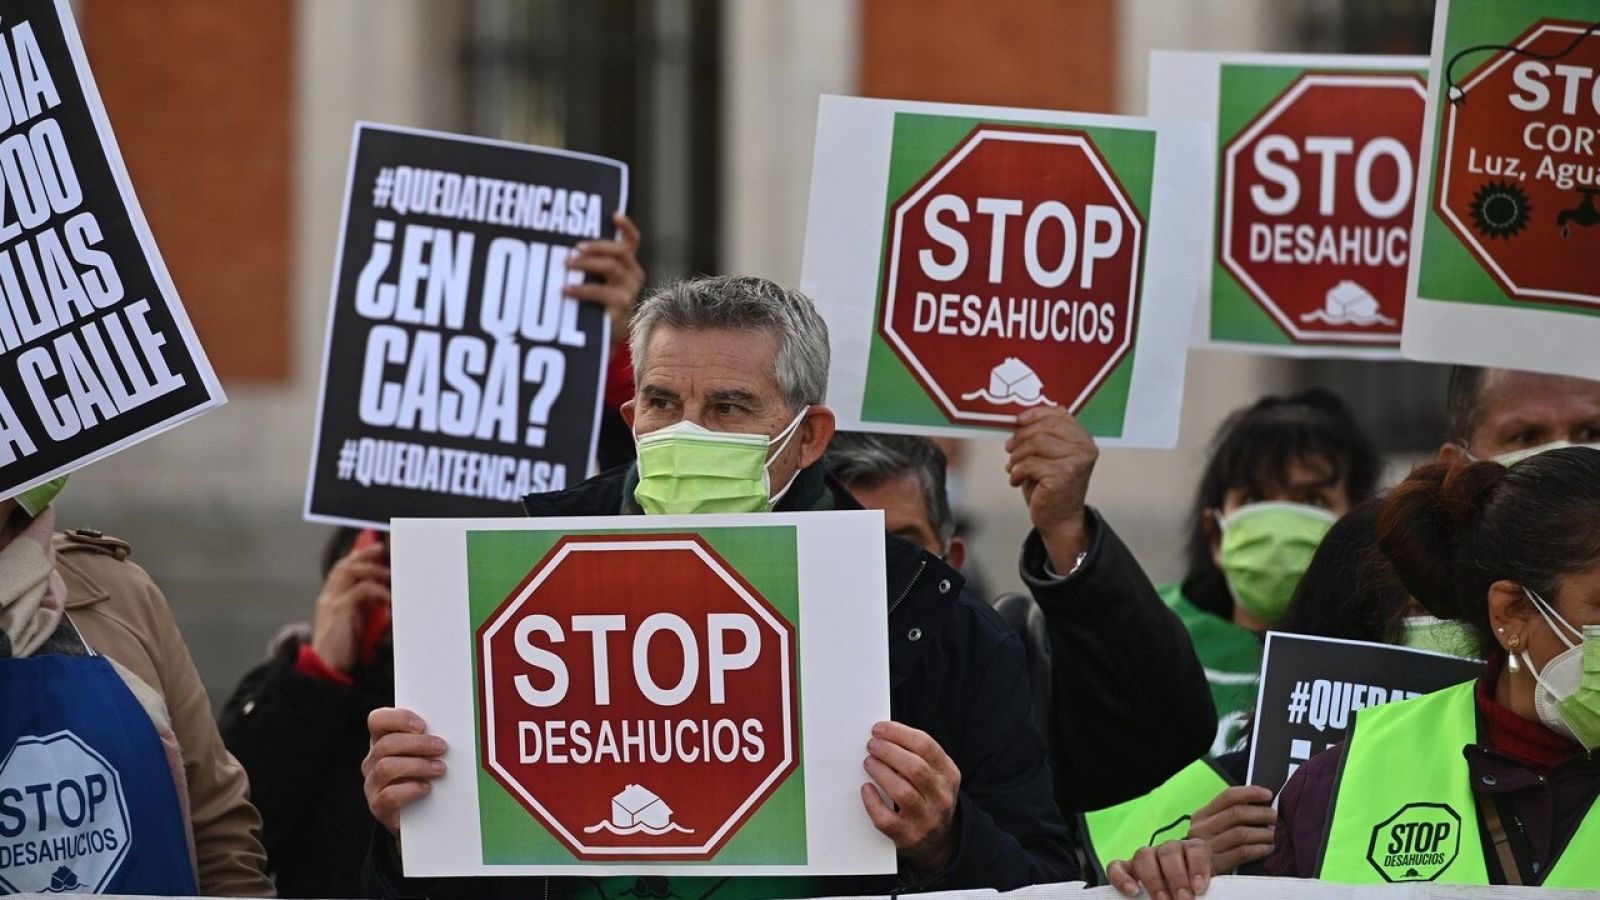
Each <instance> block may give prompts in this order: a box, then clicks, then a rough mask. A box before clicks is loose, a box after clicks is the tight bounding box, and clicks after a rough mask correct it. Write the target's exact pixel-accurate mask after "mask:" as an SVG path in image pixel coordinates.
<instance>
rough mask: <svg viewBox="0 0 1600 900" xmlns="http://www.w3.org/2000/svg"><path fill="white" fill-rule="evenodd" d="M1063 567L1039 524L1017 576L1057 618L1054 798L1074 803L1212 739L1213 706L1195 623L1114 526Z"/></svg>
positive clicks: (1097, 523)
mask: <svg viewBox="0 0 1600 900" xmlns="http://www.w3.org/2000/svg"><path fill="white" fill-rule="evenodd" d="M1089 518H1090V527H1091V529H1092V531H1093V534H1094V537H1093V543H1092V544H1091V546H1090V548H1089V552H1088V555H1087V556H1085V557H1084V559H1083V563H1082V564H1081V565H1080V566H1079V567H1078V569H1077V571H1076V572H1073V573H1071V574H1070V575H1069V576H1067V577H1057V576H1055V575H1053V574H1052V573H1051V572H1050V571H1049V570H1048V569H1047V567H1046V562H1047V560H1048V558H1049V557H1048V555H1047V554H1046V552H1045V548H1044V542H1043V541H1042V540H1040V538H1039V533H1038V532H1037V531H1035V532H1032V533H1030V534H1029V535H1028V538H1027V540H1026V541H1025V542H1024V543H1023V545H1022V578H1023V581H1024V582H1026V584H1027V585H1028V589H1029V590H1030V591H1031V592H1032V594H1033V596H1034V599H1035V600H1036V601H1037V602H1038V603H1039V606H1040V608H1041V609H1042V610H1043V611H1044V615H1045V621H1046V623H1047V624H1048V626H1049V629H1050V643H1051V676H1052V677H1051V682H1052V688H1053V693H1054V696H1055V709H1056V714H1055V721H1054V722H1053V723H1051V725H1052V726H1053V728H1054V734H1053V740H1052V744H1053V745H1054V757H1055V758H1054V760H1053V763H1054V768H1055V772H1056V802H1057V803H1058V804H1059V805H1060V807H1061V809H1062V811H1063V812H1064V813H1066V814H1068V815H1075V814H1077V813H1080V812H1084V811H1086V810H1091V809H1101V808H1104V807H1107V806H1112V805H1115V804H1117V803H1121V802H1123V801H1124V800H1132V799H1133V798H1135V797H1138V796H1140V795H1142V794H1145V793H1147V792H1149V791H1151V790H1153V789H1154V788H1156V787H1158V786H1159V785H1161V784H1162V783H1163V782H1165V781H1166V780H1167V779H1168V778H1170V777H1172V776H1173V775H1174V774H1176V773H1177V772H1178V770H1180V769H1182V768H1183V767H1184V766H1187V765H1188V764H1189V763H1192V762H1194V761H1195V760H1196V759H1199V758H1200V757H1201V756H1204V755H1205V754H1206V752H1207V751H1208V750H1210V748H1211V739H1212V737H1213V736H1214V735H1215V733H1216V729H1217V714H1216V710H1215V708H1214V707H1213V705H1212V702H1211V689H1210V687H1209V686H1208V685H1207V684H1206V678H1205V671H1204V670H1203V669H1201V667H1200V660H1199V658H1198V657H1196V656H1195V653H1194V645H1193V644H1192V643H1191V642H1190V640H1189V633H1188V632H1187V631H1186V630H1184V627H1183V623H1182V622H1180V621H1178V617H1177V615H1175V614H1174V613H1173V612H1172V610H1170V609H1168V608H1167V606H1166V604H1165V603H1163V602H1161V598H1160V596H1158V595H1157V594H1156V589H1155V586H1154V585H1152V584H1151V583H1150V579H1149V578H1148V577H1147V576H1146V575H1145V574H1144V570H1143V569H1141V568H1140V567H1139V563H1138V562H1137V561H1136V560H1135V559H1134V558H1133V554H1132V553H1131V552H1130V551H1129V550H1128V548H1127V546H1126V545H1124V544H1123V543H1122V540H1121V539H1120V538H1118V537H1117V535H1116V532H1114V531H1112V530H1111V527H1110V526H1109V525H1107V524H1106V522H1105V520H1104V519H1103V518H1101V516H1100V515H1099V513H1097V512H1095V511H1094V510H1090V511H1089Z"/></svg>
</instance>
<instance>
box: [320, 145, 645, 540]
mask: <svg viewBox="0 0 1600 900" xmlns="http://www.w3.org/2000/svg"><path fill="white" fill-rule="evenodd" d="M627 198H628V169H627V166H625V165H623V164H622V163H619V162H617V161H615V160H610V159H603V158H600V157H594V156H587V155H584V154H579V153H570V152H568V151H565V150H550V149H546V148H543V147H529V146H524V145H521V144H509V143H505V142H502V141H490V140H483V139H480V138H469V137H462V136H460V135H450V134H438V133H434V132H423V131H412V130H409V129H400V128H390V127H387V126H377V125H369V124H360V125H357V126H356V132H355V140H354V143H353V145H352V147H351V151H350V175H349V180H348V182H347V184H346V187H345V212H344V227H343V229H342V235H341V238H340V242H339V262H338V267H337V270H336V271H335V273H334V279H333V297H332V301H331V305H330V306H331V308H330V310H329V314H328V343H327V356H326V357H325V359H324V362H323V371H322V397H321V401H320V405H319V407H318V413H317V436H316V439H315V442H314V443H313V446H312V460H311V475H310V478H309V479H308V483H307V487H306V518H307V519H311V520H314V521H321V522H333V523H341V524H349V525H365V526H372V527H376V528H387V527H388V522H389V519H390V518H393V517H396V516H492V515H515V514H516V513H518V512H520V507H519V506H518V504H517V501H518V500H519V499H521V498H522V497H523V496H524V495H526V494H528V493H532V492H538V491H549V490H560V489H561V488H564V487H566V486H568V485H569V484H575V483H577V482H579V481H582V480H583V479H584V478H585V477H587V476H588V474H589V472H590V471H591V470H592V469H593V467H594V449H595V442H596V440H597V439H598V436H599V428H600V413H601V405H600V404H601V399H602V396H603V391H602V389H601V381H602V379H603V377H604V371H605V361H606V349H607V346H608V342H609V339H610V338H609V332H608V325H607V320H606V317H605V314H604V312H603V311H602V310H601V309H600V308H599V307H598V306H595V305H593V304H587V303H580V302H578V301H577V300H573V299H571V298H569V297H565V296H563V294H562V291H563V289H564V288H565V287H566V286H567V285H568V284H572V283H574V282H577V281H581V280H582V277H583V273H582V272H579V271H576V270H569V269H568V268H567V266H566V259H567V255H568V252H569V250H570V248H571V247H572V246H573V245H574V244H577V243H578V242H579V241H584V240H597V239H605V238H609V237H610V236H611V235H612V233H613V231H614V228H613V226H612V223H611V216H612V213H614V212H617V211H619V210H623V209H624V208H625V207H626V204H627Z"/></svg>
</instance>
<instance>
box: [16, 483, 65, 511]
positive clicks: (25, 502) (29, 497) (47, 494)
mask: <svg viewBox="0 0 1600 900" xmlns="http://www.w3.org/2000/svg"><path fill="white" fill-rule="evenodd" d="M66 484H67V476H65V475H62V476H61V477H59V478H52V479H50V480H49V481H46V482H45V483H44V484H39V485H34V486H33V487H31V488H28V489H27V490H25V491H23V492H22V493H20V494H18V495H16V497H14V498H12V499H14V500H16V501H17V505H18V506H20V507H22V511H23V512H25V513H27V514H28V517H29V518H32V517H34V516H37V515H38V514H39V513H42V512H44V508H45V507H47V506H49V505H50V503H51V501H53V500H55V499H56V495H57V494H59V493H61V489H62V488H63V487H66Z"/></svg>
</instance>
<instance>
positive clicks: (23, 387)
mask: <svg viewBox="0 0 1600 900" xmlns="http://www.w3.org/2000/svg"><path fill="white" fill-rule="evenodd" d="M224 401H225V398H224V396H223V393H222V387H221V385H220V384H218V382H217V378H216V375H215V374H214V373H213V372H212V371H211V364H210V363H209V362H208V361H207V360H206V357H205V353H204V351H202V350H201V349H200V343H199V341H198V340H196V338H195V334H194V329H193V328H192V327H191V326H190V324H189V318H188V316H187V315H186V314H185V313H184V310H183V305H182V304H181V303H180V302H179V300H178V292H177V290H176V289H175V288H174V287H173V285H172V279H171V278H170V277H169V276H168V275H167V270H166V267H165V266H164V265H163V264H162V262H161V256H160V254H159V253H158V252H157V251H156V245H155V240H154V239H153V238H152V237H151V235H150V228H149V226H148V225H147V224H146V223H145V220H144V214H143V213H142V212H141V211H140V209H139V201H138V200H137V198H135V197H134V193H133V184H132V183H131V182H130V181H129V180H128V173H127V171H126V170H125V169H124V168H123V165H122V156H121V154H120V153H119V152H118V150H117V142H116V139H115V138H114V137H113V136H112V133H111V123H110V121H109V120H108V119H107V118H106V112H105V109H104V108H103V107H102V106H101V104H100V94H99V91H98V90H97V89H96V88H95V83H94V77H93V75H92V74H91V73H90V71H89V64H88V61H87V59H86V58H85V57H84V53H83V44H82V42H81V41H80V40H79V38H78V31H77V27H76V26H75V25H74V24H73V21H72V12H71V8H70V6H69V5H68V3H67V2H66V0H56V2H51V0H16V2H8V3H7V4H6V11H5V17H4V18H3V19H0V497H10V496H13V495H15V494H17V493H18V492H20V491H22V490H25V489H27V488H29V487H32V486H33V485H36V484H39V483H41V482H44V481H48V480H50V479H52V478H55V477H57V476H59V475H63V474H65V473H67V472H70V471H71V470H73V469H75V468H78V467H79V466H82V465H84V464H86V463H89V462H92V461H93V460H96V459H99V458H101V457H103V456H106V455H109V454H111V453H114V452H116V451H118V450H120V449H122V448H124V447H127V446H129V445H131V444H135V443H138V442H139V441H142V440H144V439H145V438H148V437H151V436H152V435H155V434H157V433H159V432H161V431H164V430H166V429H168V428H171V427H172V426H174V425H177V424H178V423H180V422H183V421H186V420H188V419H191V418H193V417H194V416H197V415H199V414H200V413H202V412H205V411H206V410H208V409H212V408H214V407H216V406H220V405H221V404H222V403H223V402H224Z"/></svg>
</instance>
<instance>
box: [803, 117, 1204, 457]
mask: <svg viewBox="0 0 1600 900" xmlns="http://www.w3.org/2000/svg"><path fill="white" fill-rule="evenodd" d="M1210 160H1211V145H1210V140H1209V138H1208V137H1207V129H1206V128H1205V126H1204V125H1202V124H1199V123H1194V122H1161V121H1153V120H1150V119H1136V118H1130V117H1125V116H1098V115H1086V114H1078V113H1063V112H1051V111H1045V110H1030V109H1006V108H1000V107H986V106H956V105H949V104H937V103H909V102H902V101H891V100H864V99H857V98H849V97H823V98H822V101H821V106H820V108H819V111H818V116H817V143H816V157H815V162H814V164H813V169H812V178H811V207H810V217H809V219H808V220H807V226H806V249H805V260H804V266H803V273H802V275H801V288H802V290H803V291H804V292H805V293H806V294H807V295H809V296H810V297H811V298H812V299H814V300H815V301H816V302H817V305H818V308H819V309H820V310H821V312H822V315H823V317H824V318H825V319H826V320H827V322H828V329H829V332H830V337H831V338H832V342H833V365H832V369H831V374H830V378H829V382H828V394H829V399H830V401H832V406H833V408H834V412H835V413H836V414H837V415H838V416H839V425H840V427H841V428H846V429H861V430H867V431H887V432H899V433H909V434H940V435H949V436H965V437H973V436H989V437H1004V436H1005V435H1006V434H1008V433H1009V431H1010V430H1011V429H1012V428H1014V427H1015V423H1016V419H1017V416H1018V414H1020V413H1021V412H1022V411H1024V410H1026V409H1029V408H1031V407H1035V406H1040V405H1049V406H1060V407H1064V408H1065V409H1067V410H1068V411H1069V412H1071V413H1072V414H1073V415H1075V416H1077V417H1078V420H1079V421H1080V422H1082V423H1083V425H1084V426H1085V427H1086V428H1088V429H1089V431H1090V432H1091V433H1092V434H1094V435H1095V436H1096V437H1097V438H1098V439H1100V441H1101V443H1104V444H1107V445H1132V446H1147V447H1167V446H1172V444H1173V443H1174V442H1175V441H1176V439H1177V433H1178V409H1179V406H1180V404H1181V399H1182V393H1183V372H1184V363H1185V354H1186V349H1187V341H1188V332H1189V325H1190V316H1191V314H1192V312H1193V308H1194V299H1195V284H1196V283H1197V281H1198V279H1199V273H1200V270H1201V268H1202V267H1203V266H1204V264H1205V258H1204V246H1203V244H1204V240H1205V235H1206V233H1207V232H1206V222H1207V220H1208V219H1209V216H1210V197H1209V195H1208V193H1207V191H1206V190H1205V185H1203V184H1202V183H1200V182H1201V180H1202V179H1201V178H1199V177H1198V175H1197V173H1200V172H1204V171H1209V168H1210Z"/></svg>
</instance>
